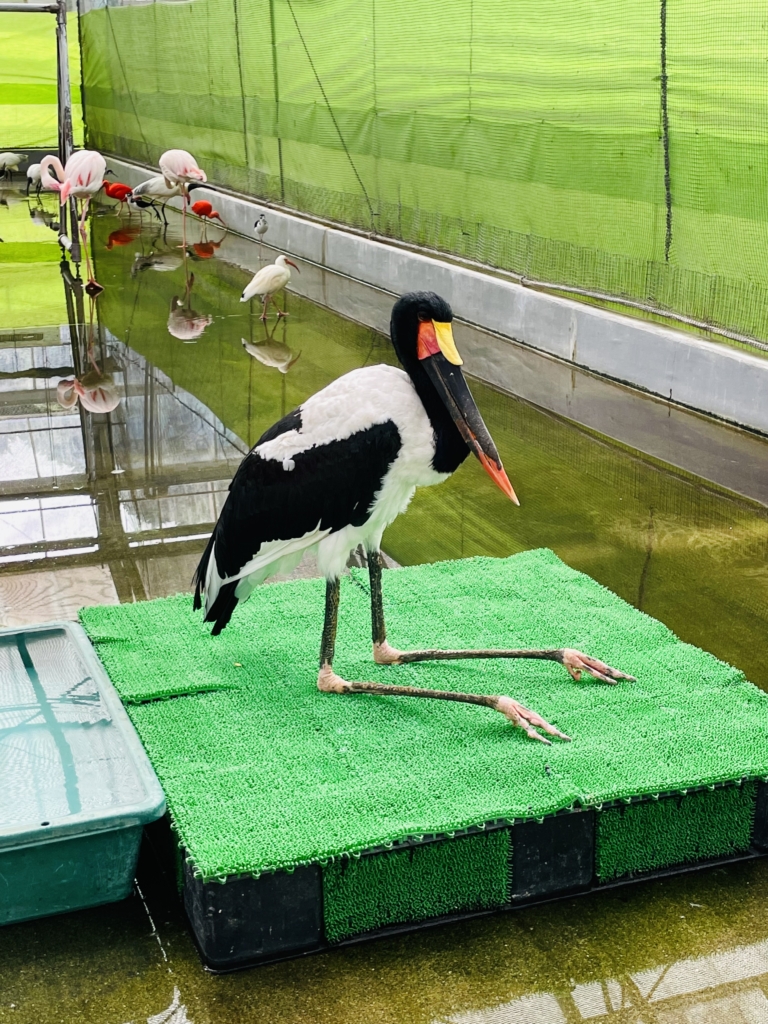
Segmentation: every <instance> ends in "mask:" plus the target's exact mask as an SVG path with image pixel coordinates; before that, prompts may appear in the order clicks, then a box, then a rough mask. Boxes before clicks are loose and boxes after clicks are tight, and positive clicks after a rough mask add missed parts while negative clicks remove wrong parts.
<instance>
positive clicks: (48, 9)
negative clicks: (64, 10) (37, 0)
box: [0, 3, 59, 14]
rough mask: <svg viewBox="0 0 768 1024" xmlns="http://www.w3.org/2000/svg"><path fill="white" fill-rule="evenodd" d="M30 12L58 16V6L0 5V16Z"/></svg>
mask: <svg viewBox="0 0 768 1024" xmlns="http://www.w3.org/2000/svg"><path fill="white" fill-rule="evenodd" d="M22 11H31V12H32V13H33V14H58V13H59V5H58V4H24V3H18V4H0V14H20V13H21V12H22Z"/></svg>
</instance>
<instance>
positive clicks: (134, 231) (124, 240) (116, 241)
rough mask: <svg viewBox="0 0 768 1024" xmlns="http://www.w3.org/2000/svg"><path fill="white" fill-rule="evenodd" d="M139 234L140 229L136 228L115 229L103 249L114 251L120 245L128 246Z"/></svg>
mask: <svg viewBox="0 0 768 1024" xmlns="http://www.w3.org/2000/svg"><path fill="white" fill-rule="evenodd" d="M140 232H141V229H140V228H138V227H132V226H128V227H124V228H117V230H116V231H111V232H110V234H109V238H108V239H107V243H106V246H105V248H107V249H116V248H118V247H119V246H121V245H130V244H131V242H134V241H135V240H136V239H137V238H138V236H139V234H140Z"/></svg>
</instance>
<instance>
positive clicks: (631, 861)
mask: <svg viewBox="0 0 768 1024" xmlns="http://www.w3.org/2000/svg"><path fill="white" fill-rule="evenodd" d="M756 800H757V783H756V782H747V783H745V784H744V785H742V786H728V787H725V788H722V789H715V790H712V791H709V790H703V791H700V792H698V793H691V794H689V795H687V796H672V797H666V798H665V799H663V800H658V801H654V800H648V801H645V802H644V803H640V804H629V805H625V806H623V807H622V806H619V807H611V808H609V809H608V810H605V811H603V812H602V813H600V814H598V816H597V828H596V835H595V839H596V842H595V847H596V849H595V862H596V863H595V869H596V874H597V877H598V878H599V879H600V881H601V882H609V881H611V880H613V879H614V878H620V877H621V876H622V875H627V874H630V873H631V872H636V871H652V870H653V869H654V868H662V867H667V866H669V865H673V864H685V863H693V862H695V861H698V860H707V859H710V858H713V857H725V856H728V855H729V854H730V855H731V856H734V855H736V854H738V853H744V852H745V851H746V850H748V849H749V844H750V839H751V836H752V825H753V823H754V818H755V802H756Z"/></svg>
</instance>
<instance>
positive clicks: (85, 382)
mask: <svg viewBox="0 0 768 1024" xmlns="http://www.w3.org/2000/svg"><path fill="white" fill-rule="evenodd" d="M90 355H91V353H90V352H89V356H90ZM93 366H94V369H92V370H89V371H88V373H86V374H84V375H83V376H82V377H80V378H79V379H78V378H77V377H73V378H70V379H68V380H60V381H59V383H58V384H57V385H56V401H57V402H58V403H59V405H60V406H61V407H62V409H72V408H74V406H75V405H77V402H78V399H79V401H80V404H81V405H82V407H83V408H84V409H85V410H86V411H87V412H113V411H114V410H115V409H116V408H117V407H118V405H119V404H120V395H119V394H118V391H117V386H116V384H115V381H114V378H113V377H112V374H110V373H104V372H102V370H100V369H99V367H98V366H97V364H96V362H95V361H94V362H93Z"/></svg>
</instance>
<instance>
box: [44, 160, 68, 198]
mask: <svg viewBox="0 0 768 1024" xmlns="http://www.w3.org/2000/svg"><path fill="white" fill-rule="evenodd" d="M49 167H52V168H53V170H54V171H55V172H56V174H57V175H58V180H57V179H56V178H53V177H52V176H51V175H50V174H49V173H48V168H49ZM40 180H41V181H42V183H43V185H45V187H46V188H47V189H51V190H52V191H54V192H60V191H61V185H62V182H63V181H64V168H63V167H62V166H61V160H59V158H58V157H57V156H44V157H43V159H42V160H41V161H40Z"/></svg>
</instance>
